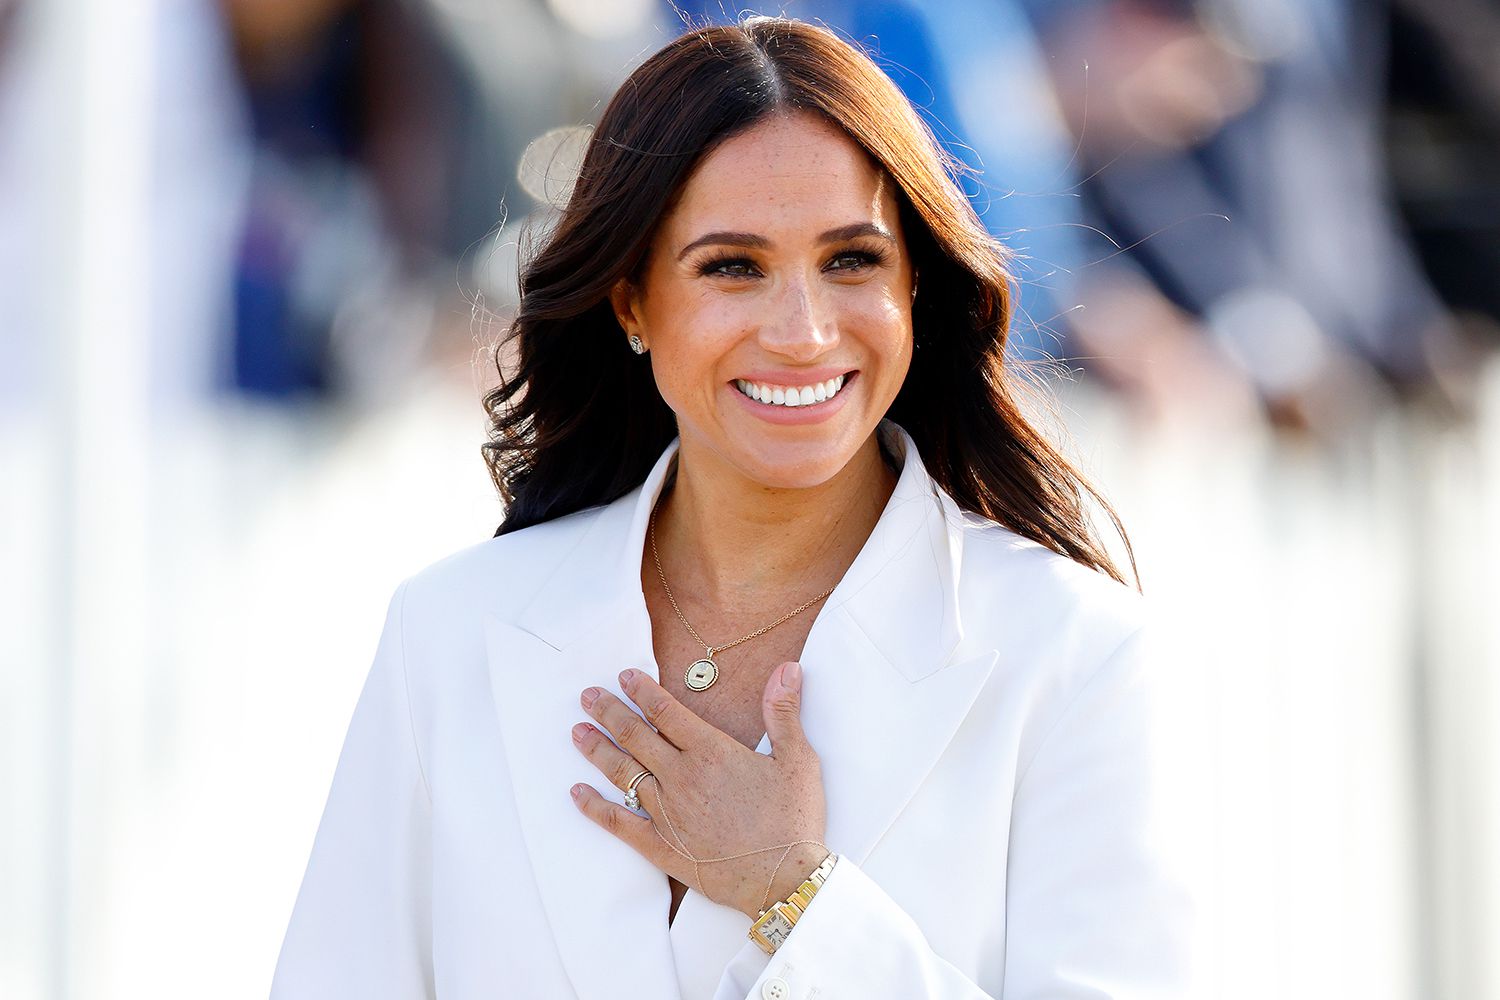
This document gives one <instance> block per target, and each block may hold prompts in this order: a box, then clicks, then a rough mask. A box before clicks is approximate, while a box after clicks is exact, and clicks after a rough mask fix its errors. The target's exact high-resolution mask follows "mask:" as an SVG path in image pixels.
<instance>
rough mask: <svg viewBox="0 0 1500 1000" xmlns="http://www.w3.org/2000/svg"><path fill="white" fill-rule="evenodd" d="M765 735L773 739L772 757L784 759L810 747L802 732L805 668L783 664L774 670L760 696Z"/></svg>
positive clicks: (791, 663)
mask: <svg viewBox="0 0 1500 1000" xmlns="http://www.w3.org/2000/svg"><path fill="white" fill-rule="evenodd" d="M761 714H762V716H763V718H764V719H765V723H766V735H767V736H769V737H770V738H771V756H772V757H774V758H776V759H777V760H784V759H786V757H788V756H789V755H791V754H796V753H800V752H801V751H802V749H803V748H804V747H806V746H807V737H806V735H805V734H804V733H803V731H802V667H801V665H800V664H798V663H795V662H788V663H783V664H782V665H781V666H779V667H777V668H776V669H775V670H773V671H771V676H770V677H768V678H767V679H766V690H765V692H764V693H763V695H762V697H761Z"/></svg>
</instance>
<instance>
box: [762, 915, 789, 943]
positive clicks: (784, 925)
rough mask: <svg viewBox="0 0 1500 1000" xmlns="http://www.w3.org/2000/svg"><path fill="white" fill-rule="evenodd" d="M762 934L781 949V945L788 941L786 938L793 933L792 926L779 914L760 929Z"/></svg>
mask: <svg viewBox="0 0 1500 1000" xmlns="http://www.w3.org/2000/svg"><path fill="white" fill-rule="evenodd" d="M760 932H761V933H762V934H764V935H765V936H766V940H767V941H769V942H771V944H772V945H773V946H774V947H777V948H780V947H781V943H782V942H783V941H785V940H786V936H787V935H788V934H790V933H791V932H792V925H791V923H790V922H788V921H787V919H786V917H783V916H782V915H781V914H779V913H778V914H776V916H774V917H772V918H771V919H770V920H767V921H766V925H765V926H764V927H762V928H761V929H760Z"/></svg>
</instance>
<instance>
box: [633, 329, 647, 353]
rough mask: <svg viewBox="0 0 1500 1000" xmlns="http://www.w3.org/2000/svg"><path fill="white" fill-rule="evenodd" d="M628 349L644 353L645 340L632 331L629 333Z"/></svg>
mask: <svg viewBox="0 0 1500 1000" xmlns="http://www.w3.org/2000/svg"><path fill="white" fill-rule="evenodd" d="M630 349H631V350H632V351H634V352H635V353H637V354H645V353H646V342H645V341H644V340H642V339H641V338H640V337H638V336H636V335H635V334H633V333H632V334H631V335H630Z"/></svg>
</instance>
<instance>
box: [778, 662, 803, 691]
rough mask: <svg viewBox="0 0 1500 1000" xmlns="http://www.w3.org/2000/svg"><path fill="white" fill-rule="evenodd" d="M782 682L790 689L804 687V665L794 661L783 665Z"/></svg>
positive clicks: (794, 689)
mask: <svg viewBox="0 0 1500 1000" xmlns="http://www.w3.org/2000/svg"><path fill="white" fill-rule="evenodd" d="M781 684H782V686H783V687H785V688H787V689H788V690H790V691H796V690H799V689H800V688H801V687H802V665H801V664H799V663H797V662H795V661H794V662H792V663H788V664H787V665H786V666H784V667H782V668H781Z"/></svg>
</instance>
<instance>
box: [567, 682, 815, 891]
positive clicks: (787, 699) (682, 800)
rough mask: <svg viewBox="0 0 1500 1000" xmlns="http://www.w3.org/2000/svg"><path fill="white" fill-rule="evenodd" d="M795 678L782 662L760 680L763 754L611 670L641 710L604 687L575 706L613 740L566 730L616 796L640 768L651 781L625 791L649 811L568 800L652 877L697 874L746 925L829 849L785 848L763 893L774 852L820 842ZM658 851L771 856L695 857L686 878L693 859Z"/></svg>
mask: <svg viewBox="0 0 1500 1000" xmlns="http://www.w3.org/2000/svg"><path fill="white" fill-rule="evenodd" d="M800 675H801V668H800V667H799V666H798V665H797V664H795V663H784V664H782V665H781V666H780V667H779V668H778V669H776V670H773V671H772V672H771V676H770V678H769V679H768V680H767V682H766V690H765V693H764V695H763V696H762V702H761V708H762V712H763V714H764V716H765V722H766V733H767V734H768V735H769V736H770V737H771V753H770V755H769V756H767V755H765V754H760V753H757V752H755V751H754V750H751V749H749V748H747V747H746V746H744V745H743V744H741V743H740V742H739V741H738V740H736V739H734V737H732V736H730V735H729V734H728V733H725V732H724V731H723V730H720V729H718V728H716V727H715V726H713V725H711V724H709V723H708V722H705V721H704V720H703V719H701V718H699V717H698V716H697V715H696V714H695V713H694V712H693V711H692V710H691V709H689V708H688V707H687V706H685V705H683V704H682V703H681V702H679V701H678V700H677V699H676V698H674V697H672V695H671V694H669V693H668V692H667V691H666V689H665V688H663V687H662V686H661V685H659V684H657V683H656V682H655V681H654V680H652V679H651V677H650V676H649V675H647V674H645V673H642V672H641V671H639V670H626V671H625V672H624V673H622V674H621V675H620V686H621V689H622V690H623V691H624V692H625V693H626V694H627V695H628V696H629V697H630V699H631V700H632V701H633V702H635V703H636V704H637V705H639V706H640V708H641V713H642V714H641V715H637V714H636V713H635V711H633V710H632V709H631V708H630V707H629V706H628V705H626V704H625V703H624V702H622V701H620V699H618V698H616V697H614V696H613V695H611V694H610V693H609V692H608V691H603V690H600V689H598V688H590V689H588V691H585V692H584V693H583V697H582V698H581V699H580V701H581V702H582V703H583V707H584V709H585V710H586V711H587V712H588V713H589V715H590V716H592V717H593V718H594V720H595V721H597V722H598V723H599V725H600V726H602V727H603V728H604V729H605V730H607V731H608V733H609V735H610V736H613V737H614V741H615V742H614V743H612V742H610V740H609V739H608V738H607V737H606V735H605V734H604V733H602V732H600V731H599V730H598V729H595V728H594V727H593V726H590V725H589V724H588V723H579V724H578V725H577V726H574V727H573V742H574V744H575V745H576V746H577V747H578V748H579V750H580V751H582V753H583V754H584V756H586V757H587V758H588V759H589V760H590V761H591V762H592V763H593V765H594V766H595V767H597V768H598V769H599V770H600V771H601V772H602V773H603V774H604V776H605V777H606V778H608V779H609V780H610V782H611V783H613V784H614V786H615V787H616V788H618V789H620V790H622V791H623V790H624V789H625V788H626V787H627V786H628V785H629V784H630V779H631V778H633V777H634V776H635V775H636V774H637V773H639V772H640V770H641V768H648V769H649V770H650V771H651V774H652V776H653V777H647V778H643V779H642V780H641V781H640V783H638V784H637V785H636V794H637V795H638V796H639V797H640V800H641V807H642V809H643V810H644V811H645V812H647V813H648V814H649V815H647V816H641V815H639V814H638V813H634V812H631V811H630V810H629V809H626V808H625V807H624V806H623V805H620V804H619V803H617V802H613V801H610V800H609V799H606V798H604V797H603V796H601V795H600V794H599V793H598V792H597V791H595V790H594V789H593V788H592V787H590V786H588V785H575V786H574V789H573V792H574V796H573V798H574V802H575V803H576V804H577V805H578V807H579V808H580V809H582V810H583V812H584V814H585V815H587V816H588V817H589V818H590V819H592V820H593V821H594V822H596V823H598V824H599V825H600V826H602V827H604V829H606V830H608V831H609V832H610V833H612V834H614V835H615V836H616V837H619V838H620V839H621V840H623V841H625V843H627V844H629V845H630V846H631V847H633V848H635V849H636V850H637V851H638V852H640V854H641V855H642V856H644V857H645V858H646V859H647V860H648V861H650V862H651V863H652V864H654V865H655V866H656V867H658V868H660V869H661V870H662V871H663V872H666V873H667V874H668V875H670V876H672V877H673V878H675V879H677V880H678V881H679V882H682V883H683V884H685V885H687V886H689V887H693V888H696V887H697V886H698V878H700V877H701V879H702V890H703V892H705V893H706V894H707V895H708V897H709V898H710V899H712V900H714V901H715V902H717V903H722V904H723V905H725V906H733V907H734V908H735V909H737V910H739V911H740V912H741V913H744V914H745V915H746V916H749V917H751V918H752V919H753V918H754V917H755V916H756V915H757V914H758V913H759V912H760V908H761V906H762V905H770V904H771V903H773V902H775V901H776V900H778V899H784V898H786V896H787V895H789V894H790V893H791V892H792V891H794V890H795V889H796V888H797V886H799V885H801V884H802V880H803V879H805V878H806V877H807V875H808V873H809V872H811V871H812V870H813V869H814V868H815V867H817V865H818V864H819V863H820V862H821V861H822V860H823V858H824V857H826V856H827V854H828V851H827V850H826V849H825V848H821V847H818V846H817V845H816V844H801V845H798V846H796V847H793V848H792V849H791V851H790V852H789V853H788V854H787V856H786V860H785V861H784V862H783V863H782V865H781V869H780V871H779V872H777V874H776V880H775V882H774V883H773V884H772V885H771V891H770V893H769V895H768V894H767V892H766V883H767V882H768V881H770V879H771V873H772V871H773V870H775V869H776V863H777V861H778V860H779V859H780V857H781V854H782V850H784V846H781V845H785V844H788V843H790V842H792V841H798V840H814V841H820V842H821V841H822V839H823V833H824V827H825V824H826V821H827V812H826V808H825V802H824V797H823V775H822V767H821V764H820V762H819V760H818V755H817V754H816V753H815V752H814V751H813V748H812V747H811V746H810V745H809V744H808V742H807V738H806V736H805V735H804V734H803V732H802V719H801V711H802V689H801V677H800ZM787 681H790V682H791V683H790V684H788V683H787ZM591 693H593V694H595V697H594V698H593V699H592V700H590V698H589V695H590V694H591ZM642 716H644V720H643V718H642ZM647 723H649V725H648V724H647ZM653 727H654V728H653ZM615 743H618V744H619V746H616V745H615ZM663 800H665V805H666V814H665V815H663V813H662V804H663ZM669 821H670V823H669ZM674 833H675V836H674ZM669 845H678V846H679V847H681V848H684V849H685V850H686V852H687V853H689V854H691V855H693V856H694V857H697V858H700V859H702V858H720V857H726V856H728V855H734V854H741V853H744V852H747V851H754V850H757V849H758V848H765V847H775V848H777V849H776V850H771V851H761V852H759V853H756V854H750V855H748V856H746V857H741V858H736V859H734V860H731V861H720V862H714V863H711V864H710V863H706V862H705V863H703V864H700V865H699V866H698V873H697V876H696V877H695V875H694V871H693V862H692V861H690V860H689V859H688V858H686V857H683V856H682V855H681V854H678V853H677V851H675V850H673V849H672V847H671V846H669ZM762 901H764V904H763V902H762Z"/></svg>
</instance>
